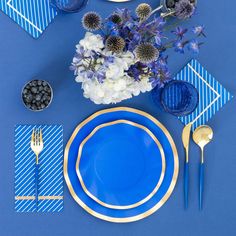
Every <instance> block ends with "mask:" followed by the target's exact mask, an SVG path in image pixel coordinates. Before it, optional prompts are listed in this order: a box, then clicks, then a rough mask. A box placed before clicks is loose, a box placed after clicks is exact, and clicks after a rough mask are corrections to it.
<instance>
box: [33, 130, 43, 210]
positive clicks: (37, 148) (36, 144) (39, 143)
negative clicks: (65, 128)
mask: <svg viewBox="0 0 236 236" xmlns="http://www.w3.org/2000/svg"><path fill="white" fill-rule="evenodd" d="M31 149H32V151H33V152H34V154H35V156H36V165H35V201H36V209H37V210H38V176H39V154H40V153H41V152H42V150H43V134H42V129H38V130H37V129H33V132H32V137H31Z"/></svg>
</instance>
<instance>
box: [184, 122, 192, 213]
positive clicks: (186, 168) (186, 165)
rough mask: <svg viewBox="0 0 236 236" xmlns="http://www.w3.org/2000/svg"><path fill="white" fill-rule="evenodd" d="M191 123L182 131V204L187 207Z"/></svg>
mask: <svg viewBox="0 0 236 236" xmlns="http://www.w3.org/2000/svg"><path fill="white" fill-rule="evenodd" d="M191 128H192V123H191V122H190V123H189V124H187V125H186V126H185V127H184V129H183V133H182V142H183V145H184V149H185V163H184V206H185V208H186V209H187V208H188V185H189V183H188V182H189V155H188V154H189V141H190V133H191Z"/></svg>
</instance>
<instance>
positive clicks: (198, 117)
mask: <svg viewBox="0 0 236 236" xmlns="http://www.w3.org/2000/svg"><path fill="white" fill-rule="evenodd" d="M175 79H177V80H183V81H187V82H189V83H191V84H193V85H194V86H195V88H196V89H197V90H198V92H199V105H198V107H197V109H196V110H195V111H194V112H193V113H192V114H190V115H188V116H184V117H179V119H180V120H181V121H182V122H183V123H184V124H185V125H186V124H188V123H189V122H193V126H192V130H195V129H196V128H197V127H198V126H200V125H204V124H206V123H207V121H209V120H210V119H211V118H212V117H213V116H214V115H215V113H216V112H217V111H219V110H220V108H221V107H223V106H224V105H225V104H226V103H227V102H228V101H229V100H230V99H232V98H233V96H232V95H231V94H230V93H229V92H228V91H227V90H226V89H225V88H224V87H223V86H222V85H221V84H220V83H219V82H218V81H217V80H216V79H215V78H214V77H213V76H212V75H211V74H210V73H208V72H207V70H206V69H204V68H203V66H202V65H201V64H200V63H199V62H198V61H197V60H195V59H194V60H191V61H190V62H189V63H188V64H187V65H186V66H185V67H184V68H183V69H182V70H181V71H180V72H179V73H178V74H177V75H176V77H175Z"/></svg>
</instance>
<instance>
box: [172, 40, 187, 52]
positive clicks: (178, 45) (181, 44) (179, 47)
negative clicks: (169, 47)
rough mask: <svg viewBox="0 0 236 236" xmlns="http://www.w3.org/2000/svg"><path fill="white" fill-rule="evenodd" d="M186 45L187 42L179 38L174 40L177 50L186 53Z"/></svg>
mask: <svg viewBox="0 0 236 236" xmlns="http://www.w3.org/2000/svg"><path fill="white" fill-rule="evenodd" d="M185 45H186V42H182V41H180V40H177V41H176V42H174V45H173V46H174V48H175V51H176V52H180V53H184V46H185Z"/></svg>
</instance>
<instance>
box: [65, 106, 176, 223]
mask: <svg viewBox="0 0 236 236" xmlns="http://www.w3.org/2000/svg"><path fill="white" fill-rule="evenodd" d="M120 119H123V120H130V121H132V122H135V123H138V124H140V125H143V126H145V127H146V128H147V129H149V130H150V131H151V132H152V133H153V134H154V135H155V136H156V138H157V139H158V140H159V142H160V144H161V145H162V148H163V151H164V154H165V161H166V170H165V176H164V179H163V182H162V184H161V186H160V188H159V189H158V191H157V192H156V193H155V194H154V195H153V197H152V198H151V199H149V200H148V201H147V202H145V203H144V204H142V205H140V206H138V207H135V208H131V209H125V210H119V209H111V208H107V207H105V206H103V205H101V204H99V203H97V202H96V201H94V200H93V199H92V198H91V197H89V196H88V195H87V194H86V193H85V191H84V190H83V187H82V186H81V183H80V181H79V179H78V176H77V173H76V161H77V158H78V149H79V146H80V145H81V143H82V142H83V140H84V139H85V138H86V137H87V136H88V135H89V133H91V132H92V131H93V130H94V128H95V127H97V126H99V125H101V124H104V123H107V122H111V121H115V120H120ZM178 171H179V160H178V154H177V150H176V146H175V144H174V142H173V139H172V138H171V136H170V134H169V132H168V131H167V129H166V128H165V127H164V126H163V125H162V124H161V123H160V122H159V121H158V120H156V119H155V118H154V117H152V116H151V115H149V114H148V113H145V112H143V111H140V110H137V109H133V108H128V107H117V108H111V109H106V110H102V111H99V112H96V113H94V114H93V115H92V116H90V117H89V118H87V119H86V120H84V121H83V122H82V123H81V124H79V125H78V126H77V128H76V129H75V131H74V132H73V134H72V136H71V138H70V140H69V141H68V143H67V146H66V149H65V158H64V176H65V180H66V183H67V186H68V188H69V191H70V193H71V195H72V197H73V198H74V200H75V201H76V202H77V203H78V204H79V205H80V206H81V207H82V208H83V209H84V210H86V211H87V212H88V213H90V214H92V215H93V216H95V217H98V218H100V219H103V220H106V221H110V222H117V223H122V222H123V223H124V222H132V221H137V220H140V219H143V218H145V217H147V216H149V215H151V214H153V213H154V212H155V211H157V210H158V209H159V208H160V207H161V206H162V205H163V204H164V203H165V202H166V201H167V200H168V198H169V197H170V195H171V193H172V191H173V189H174V187H175V184H176V181H177V177H178Z"/></svg>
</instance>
